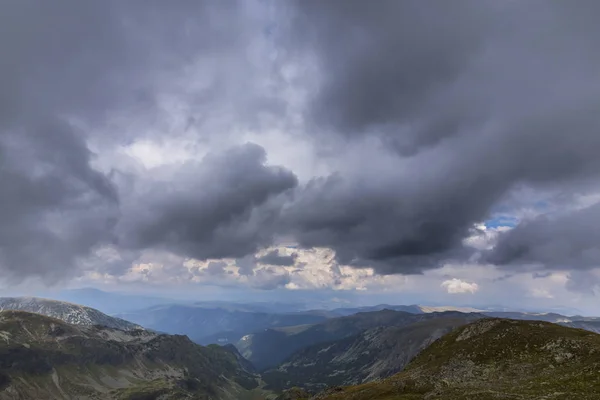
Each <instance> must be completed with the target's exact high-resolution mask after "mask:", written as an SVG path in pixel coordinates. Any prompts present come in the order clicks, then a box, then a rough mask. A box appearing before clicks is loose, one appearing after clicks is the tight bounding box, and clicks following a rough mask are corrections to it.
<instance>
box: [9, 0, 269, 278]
mask: <svg viewBox="0 0 600 400" xmlns="http://www.w3.org/2000/svg"><path fill="white" fill-rule="evenodd" d="M245 14H246V11H245V8H244V7H242V6H241V5H240V4H239V3H237V2H233V1H223V2H218V3H214V4H208V3H198V2H195V1H187V0H184V1H178V2H177V3H176V4H175V3H172V4H171V3H169V4H167V3H164V2H160V1H131V2H121V1H112V0H108V1H102V2H93V3H85V2H80V1H76V0H59V1H55V2H51V3H50V2H46V1H41V0H23V1H16V2H12V1H9V2H3V3H2V4H0V26H2V28H1V30H2V34H1V35H0V51H1V53H2V60H3V61H2V63H0V157H1V158H0V184H1V185H2V187H1V190H0V202H1V203H2V209H1V210H0V219H2V221H3V222H2V226H1V227H0V268H2V270H3V272H4V273H3V275H4V277H5V278H10V279H15V280H19V279H21V278H23V277H27V276H33V275H37V276H41V277H43V278H44V279H46V280H47V281H49V282H50V281H56V280H58V279H61V278H63V277H65V276H67V275H69V274H71V273H73V272H74V268H75V266H76V264H78V261H79V260H80V259H81V258H85V257H86V256H87V254H88V253H89V252H90V251H91V250H92V249H94V248H95V247H97V246H101V245H103V244H107V243H111V242H113V241H114V240H115V238H114V232H113V228H114V226H115V224H116V223H117V220H118V219H119V218H120V216H121V215H122V213H123V212H124V210H122V209H121V210H120V209H119V207H120V203H122V199H121V198H120V196H119V194H120V195H121V197H122V196H123V195H124V194H125V195H126V196H128V195H129V193H127V191H126V190H125V191H124V190H118V189H117V187H116V182H114V181H112V178H114V176H115V173H116V171H110V170H111V168H112V165H109V167H108V168H107V169H105V170H99V169H97V165H95V161H96V157H95V154H93V153H92V151H91V150H90V146H89V144H90V143H94V144H95V148H97V149H99V150H101V151H103V152H105V151H107V150H108V151H112V149H115V148H118V147H119V146H120V145H122V144H129V143H131V142H132V141H134V140H136V139H137V138H139V137H143V136H145V135H147V133H146V131H147V130H148V129H137V130H136V129H135V127H134V129H120V130H119V131H118V132H113V128H112V125H113V124H114V121H115V120H118V119H119V118H122V116H123V115H140V116H145V119H146V120H147V123H148V124H153V123H154V124H155V125H158V124H157V121H160V120H162V119H164V118H166V116H167V115H166V113H167V112H168V111H167V110H165V109H163V107H162V106H161V102H164V100H163V98H164V96H165V95H168V94H169V92H170V91H172V90H173V88H172V87H170V86H169V85H170V83H169V82H170V81H169V79H168V77H170V76H178V75H181V74H182V71H185V70H186V69H189V68H190V66H194V67H195V68H197V69H199V70H202V71H203V73H204V76H205V77H206V82H205V85H204V86H203V87H202V88H201V89H198V90H195V91H192V90H190V91H187V92H185V93H182V94H181V96H182V97H184V99H183V101H186V102H188V103H189V104H190V110H191V111H190V113H191V115H190V118H195V119H199V118H204V119H206V115H207V114H208V113H209V112H212V113H216V112H217V111H218V112H223V111H224V110H225V111H227V112H231V113H235V114H237V115H238V118H239V121H241V120H242V118H243V119H244V120H245V121H246V122H248V123H251V122H252V119H253V118H255V115H260V114H259V111H261V110H266V111H269V110H278V109H277V107H279V106H278V105H277V104H275V103H274V102H273V101H272V100H271V98H272V96H270V94H269V93H257V92H256V91H253V90H252V89H251V88H250V87H249V86H248V87H247V88H246V89H247V90H245V93H247V95H246V96H242V95H239V94H235V93H234V92H233V91H232V88H233V87H237V88H238V89H241V83H240V82H242V80H241V76H242V75H241V74H239V73H238V72H239V71H240V70H243V71H245V72H246V76H245V77H244V78H248V77H249V76H250V74H251V70H252V69H251V68H250V67H249V65H250V64H249V62H248V61H247V59H246V58H247V55H246V53H244V51H240V49H244V48H245V47H246V46H247V44H248V43H247V41H248V38H251V37H252V35H245V34H241V33H242V32H248V31H252V30H253V29H255V26H254V25H253V24H254V21H253V20H252V18H250V17H248V16H247V15H245ZM231 26H235V27H236V28H235V29H231ZM258 29H260V27H259V28H258ZM258 32H260V31H258ZM214 55H218V56H219V57H220V58H219V59H220V60H221V61H225V60H226V61H225V62H220V63H219V65H214V61H213V59H214V57H213V56H214ZM236 77H238V78H236ZM248 82H254V81H253V80H251V79H250V80H249V81H248ZM232 85H233V86H232ZM255 93H256V94H257V95H256V96H255V97H252V99H250V97H251V96H253V95H254V94H255ZM217 96H218V98H217ZM234 96H235V98H236V99H240V100H239V101H237V100H236V101H230V100H231V99H233V98H234ZM220 100H224V101H223V102H222V103H221V105H220V106H217V104H215V102H217V101H220ZM253 101H255V102H256V104H257V105H255V106H253V107H252V111H250V107H247V105H248V104H249V103H250V102H253ZM224 107H226V109H224ZM120 127H122V125H121V126H120ZM97 131H100V132H102V134H99V133H97ZM219 172H220V171H218V170H217V171H212V173H213V174H215V179H217V180H218V179H219V177H218V175H219ZM257 179H258V178H257ZM230 182H231V181H230ZM253 182H254V183H256V184H257V185H260V184H261V182H258V181H256V180H255V181H253ZM232 183H234V182H232ZM265 184H268V183H265ZM121 189H122V188H121ZM261 190H262V189H261V188H257V189H256V191H257V193H258V192H260V191H261ZM265 190H267V191H268V189H265ZM130 201H131V200H129V199H128V200H126V201H125V204H129V202H130ZM242 201H243V200H242ZM249 201H261V197H260V195H258V197H253V198H252V199H250V200H249ZM223 217H224V218H227V217H226V216H223ZM215 226H216V225H215ZM246 249H247V248H246ZM88 264H89V263H88ZM117 264H118V263H117ZM108 268H110V269H115V268H117V265H116V264H115V265H111V266H109V267H108Z"/></svg>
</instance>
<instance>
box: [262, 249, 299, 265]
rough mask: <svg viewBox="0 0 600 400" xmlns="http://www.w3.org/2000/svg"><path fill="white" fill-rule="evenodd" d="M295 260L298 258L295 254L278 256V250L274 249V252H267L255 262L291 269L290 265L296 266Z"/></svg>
mask: <svg viewBox="0 0 600 400" xmlns="http://www.w3.org/2000/svg"><path fill="white" fill-rule="evenodd" d="M297 258H298V254H297V253H293V254H291V255H289V256H287V255H280V254H279V250H278V249H275V250H272V251H270V252H268V253H267V254H265V255H264V256H262V257H259V258H258V260H257V261H258V262H260V263H263V264H269V265H278V266H281V267H291V266H292V265H294V264H296V259H297Z"/></svg>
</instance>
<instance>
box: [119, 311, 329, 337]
mask: <svg viewBox="0 0 600 400" xmlns="http://www.w3.org/2000/svg"><path fill="white" fill-rule="evenodd" d="M119 317H121V318H124V319H127V320H129V321H133V322H135V323H137V324H140V325H142V326H144V327H146V328H150V329H154V330H157V331H160V332H165V333H173V334H183V335H188V336H189V337H190V338H191V339H192V340H193V341H195V342H197V343H200V344H210V343H219V344H223V343H235V342H237V341H238V340H239V339H240V338H241V337H243V336H244V335H247V334H250V333H253V332H257V331H263V330H265V329H267V328H272V327H281V326H289V325H300V324H313V323H316V322H320V321H323V320H325V319H326V317H325V316H322V315H317V314H312V313H306V314H304V313H289V314H272V313H264V312H250V311H237V310H229V309H223V308H204V307H203V306H190V305H180V304H174V305H164V306H156V307H151V308H147V309H144V310H139V311H136V312H132V313H125V314H119Z"/></svg>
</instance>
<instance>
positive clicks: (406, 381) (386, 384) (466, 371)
mask: <svg viewBox="0 0 600 400" xmlns="http://www.w3.org/2000/svg"><path fill="white" fill-rule="evenodd" d="M599 369H600V335H598V334H595V333H592V332H587V331H584V330H581V329H573V328H567V327H563V326H560V325H556V324H552V323H548V322H541V321H516V320H503V319H483V320H479V321H477V322H474V323H472V324H469V325H467V326H464V327H461V328H458V329H457V330H455V331H453V332H452V333H450V334H447V335H446V336H444V337H442V338H441V339H440V340H438V341H436V342H434V343H433V344H432V345H431V346H429V347H428V348H426V349H425V350H423V351H422V352H421V353H420V354H419V355H418V356H417V357H416V358H415V359H414V360H413V361H412V362H410V363H409V365H408V366H407V367H406V369H405V370H404V371H403V372H400V373H399V374H397V375H394V376H392V377H390V378H388V379H385V380H382V381H379V382H371V383H366V384H362V385H358V386H349V387H335V388H331V389H328V390H327V391H325V392H323V393H321V394H319V395H318V396H315V397H314V399H320V400H342V399H343V400H384V399H385V400H391V399H396V400H409V399H410V400H425V399H445V400H446V399H448V400H471V399H482V400H484V399H539V400H541V399H565V400H567V399H598V398H599V395H598V393H599V388H600V374H598V370H599Z"/></svg>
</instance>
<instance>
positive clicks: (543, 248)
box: [486, 205, 600, 269]
mask: <svg viewBox="0 0 600 400" xmlns="http://www.w3.org/2000/svg"><path fill="white" fill-rule="evenodd" d="M598 221H600V205H594V206H591V207H587V208H584V209H582V210H577V211H572V212H569V213H567V214H566V215H562V216H559V217H555V218H549V217H544V216H542V217H538V218H536V219H534V220H532V221H529V222H526V223H522V224H520V225H518V226H517V227H516V228H514V229H513V230H511V231H508V232H505V233H504V234H503V235H501V236H500V239H499V242H498V244H497V245H496V246H495V247H494V249H493V250H491V251H490V252H489V253H488V254H487V255H486V257H487V258H486V260H488V261H489V262H491V263H494V264H497V265H503V266H510V265H523V264H539V265H543V266H545V267H550V268H562V269H568V268H571V267H574V268H593V267H598V266H600V226H599V224H598Z"/></svg>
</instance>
